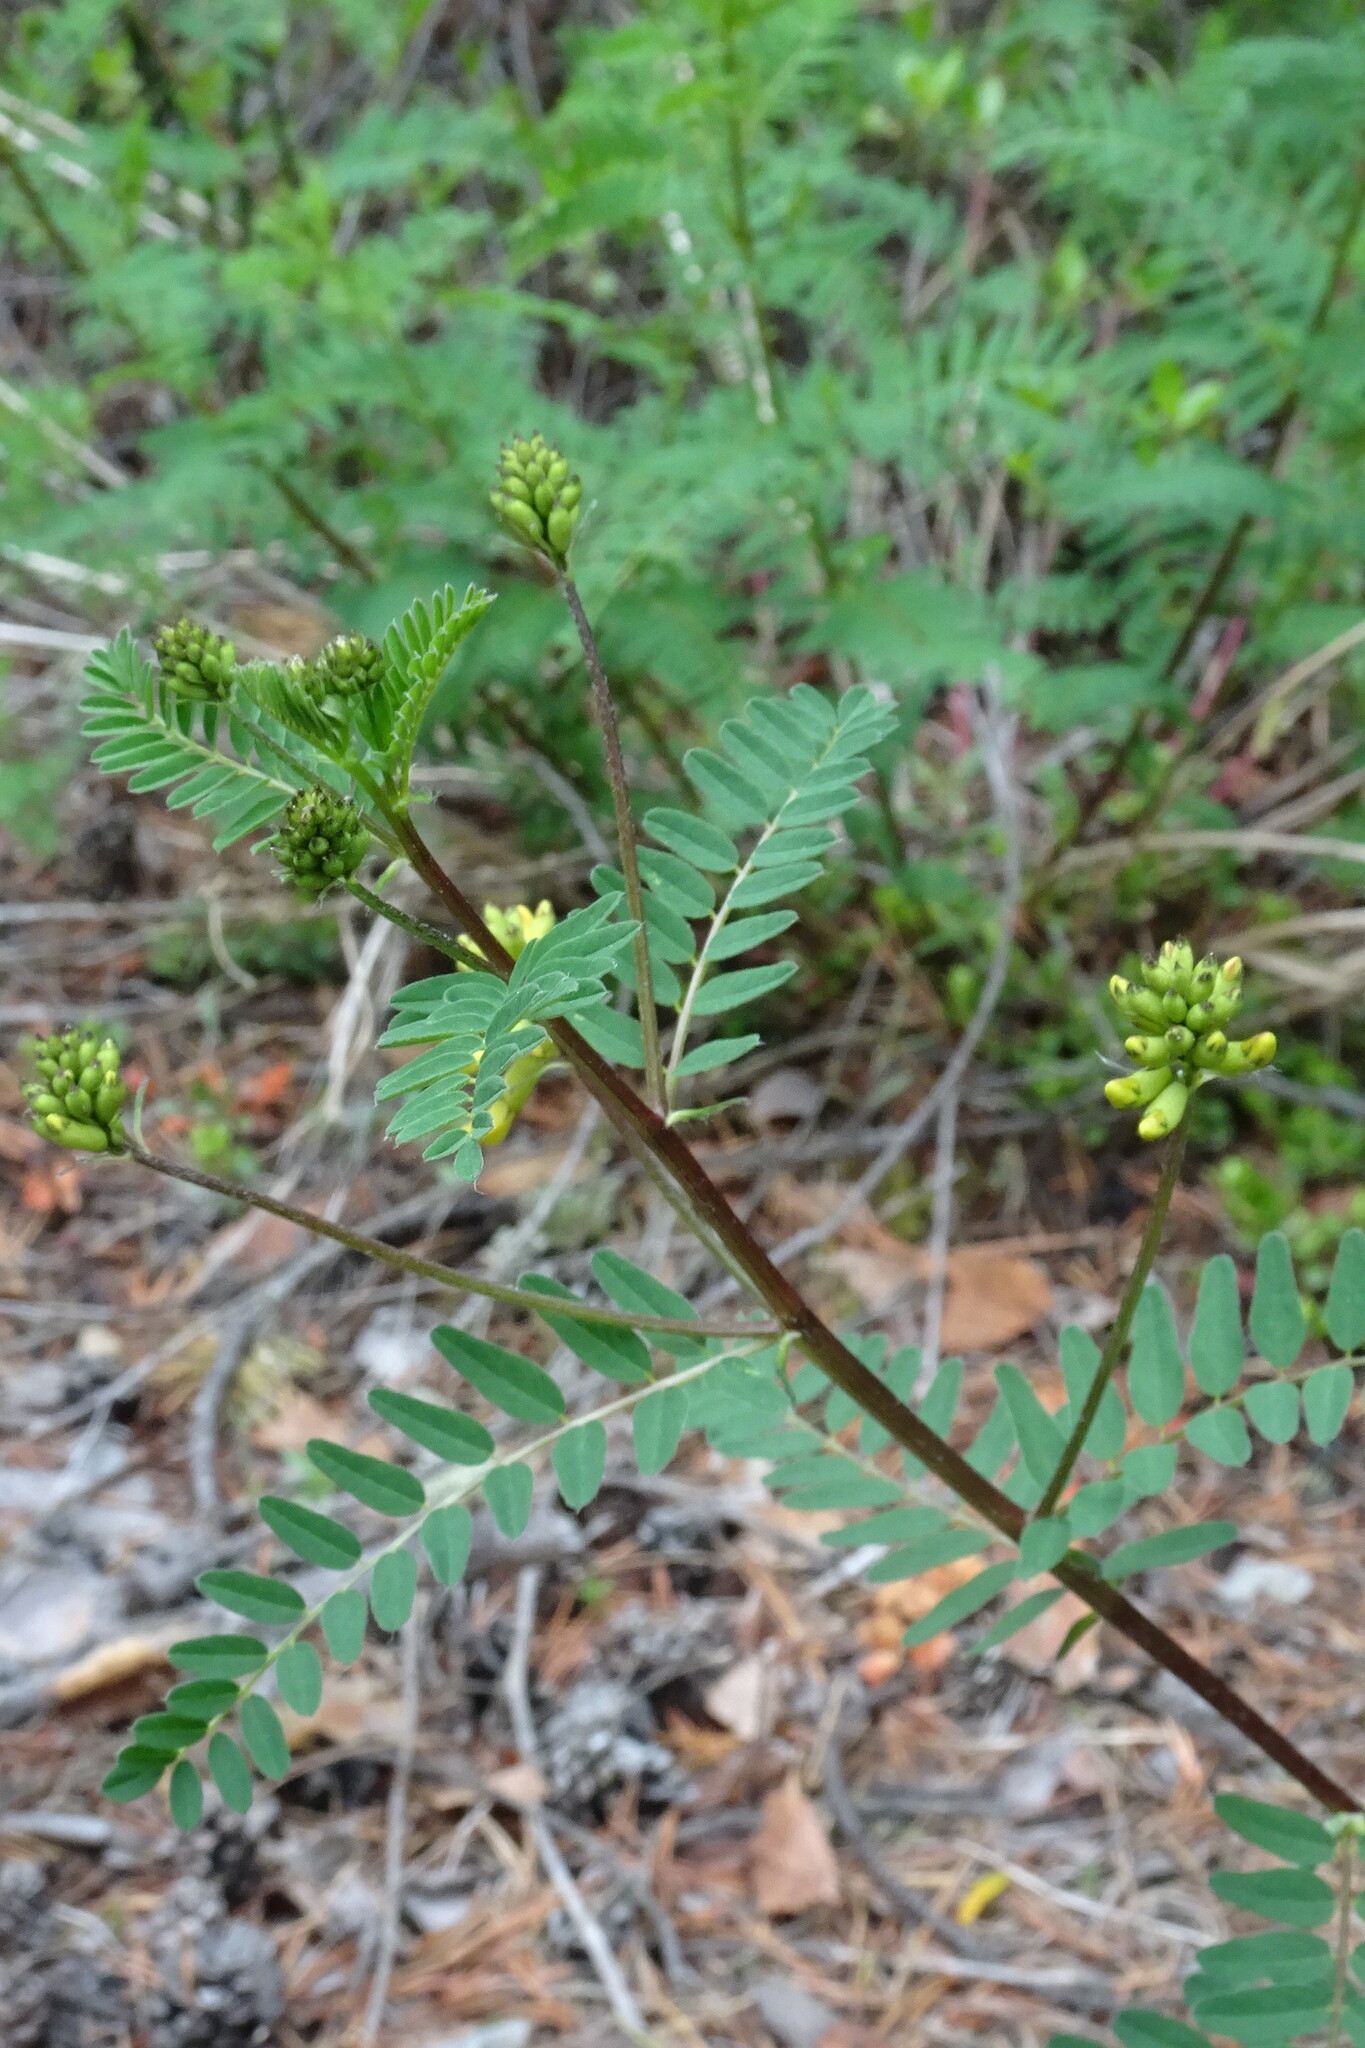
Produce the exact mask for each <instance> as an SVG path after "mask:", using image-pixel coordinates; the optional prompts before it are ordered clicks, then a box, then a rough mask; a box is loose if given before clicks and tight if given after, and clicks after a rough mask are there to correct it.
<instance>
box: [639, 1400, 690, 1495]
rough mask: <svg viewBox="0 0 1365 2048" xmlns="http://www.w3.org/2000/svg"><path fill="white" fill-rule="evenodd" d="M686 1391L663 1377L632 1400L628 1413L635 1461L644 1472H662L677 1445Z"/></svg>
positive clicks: (683, 1425) (683, 1422)
mask: <svg viewBox="0 0 1365 2048" xmlns="http://www.w3.org/2000/svg"><path fill="white" fill-rule="evenodd" d="M687 1392H688V1390H687V1388H686V1387H674V1386H670V1385H669V1383H668V1381H667V1380H665V1381H664V1383H663V1384H662V1386H660V1387H658V1388H656V1389H655V1391H654V1392H653V1393H652V1394H646V1395H645V1397H644V1399H643V1401H639V1402H637V1403H636V1406H635V1409H634V1412H633V1413H632V1416H631V1428H632V1433H633V1436H634V1442H635V1462H636V1464H637V1465H638V1466H639V1467H640V1470H641V1471H642V1472H643V1473H645V1474H646V1475H647V1476H648V1475H652V1474H653V1473H655V1472H662V1471H663V1469H664V1467H665V1465H667V1464H668V1463H669V1462H670V1461H671V1459H672V1457H673V1454H674V1452H675V1451H676V1450H677V1448H678V1444H679V1442H680V1440H681V1438H682V1433H683V1431H684V1430H685V1429H686V1427H687V1408H688V1401H687Z"/></svg>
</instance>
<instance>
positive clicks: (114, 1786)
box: [100, 1743, 169, 1805]
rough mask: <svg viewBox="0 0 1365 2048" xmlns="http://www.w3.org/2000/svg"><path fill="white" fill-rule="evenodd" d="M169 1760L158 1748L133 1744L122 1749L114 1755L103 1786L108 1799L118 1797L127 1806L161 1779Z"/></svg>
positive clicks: (119, 1801) (102, 1789)
mask: <svg viewBox="0 0 1365 2048" xmlns="http://www.w3.org/2000/svg"><path fill="white" fill-rule="evenodd" d="M168 1761H169V1759H168V1758H167V1757H165V1756H163V1755H162V1754H161V1752H160V1751H159V1750H155V1749H140V1748H139V1747H138V1746H137V1744H136V1743H131V1744H129V1746H128V1747H127V1748H126V1749H121V1750H120V1751H119V1753H118V1755H117V1756H116V1757H115V1758H114V1762H113V1767H112V1769H111V1770H110V1771H109V1772H108V1774H107V1776H106V1777H105V1780H104V1783H103V1784H102V1785H101V1786H100V1790H101V1792H102V1793H103V1794H104V1796H105V1798H106V1799H114V1800H117V1801H118V1803H119V1804H120V1805H125V1804H126V1803H127V1802H128V1801H129V1800H131V1799H141V1798H142V1796H143V1794H144V1793H145V1792H150V1791H151V1789H152V1787H153V1785H156V1784H158V1783H159V1782H160V1779H161V1775H162V1773H163V1772H164V1770H165V1768H166V1765H167V1763H168Z"/></svg>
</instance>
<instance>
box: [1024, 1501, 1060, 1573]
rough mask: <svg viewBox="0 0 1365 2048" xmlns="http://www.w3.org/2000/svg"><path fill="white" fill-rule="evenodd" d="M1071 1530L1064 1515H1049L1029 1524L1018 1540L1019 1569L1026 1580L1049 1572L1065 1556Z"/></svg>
mask: <svg viewBox="0 0 1365 2048" xmlns="http://www.w3.org/2000/svg"><path fill="white" fill-rule="evenodd" d="M1070 1542H1071V1528H1070V1524H1069V1523H1068V1521H1067V1518H1066V1516H1065V1515H1049V1516H1048V1517H1047V1518H1046V1519H1045V1520H1044V1521H1033V1522H1030V1523H1029V1524H1028V1525H1027V1527H1026V1528H1025V1530H1024V1533H1023V1535H1022V1537H1021V1538H1020V1540H1019V1569H1020V1571H1021V1572H1022V1573H1023V1574H1024V1576H1025V1577H1026V1578H1032V1577H1033V1575H1034V1573H1035V1572H1050V1571H1051V1570H1052V1567H1053V1565H1054V1564H1057V1563H1059V1562H1060V1560H1061V1559H1062V1558H1063V1557H1065V1556H1066V1552H1067V1547H1068V1545H1069V1544H1070Z"/></svg>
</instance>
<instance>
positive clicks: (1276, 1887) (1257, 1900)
mask: <svg viewBox="0 0 1365 2048" xmlns="http://www.w3.org/2000/svg"><path fill="white" fill-rule="evenodd" d="M1209 1887H1210V1889H1211V1890H1212V1891H1215V1892H1216V1893H1217V1894H1218V1897H1219V1898H1220V1899H1226V1900H1227V1902H1228V1904H1229V1905H1230V1906H1240V1907H1241V1908H1242V1910H1243V1911H1244V1912H1247V1913H1259V1914H1260V1915H1261V1917H1262V1919H1264V1920H1279V1921H1282V1922H1283V1923H1284V1925H1285V1926H1286V1927H1321V1926H1322V1924H1323V1922H1324V1921H1326V1920H1330V1919H1331V1917H1332V1909H1333V1907H1334V1906H1335V1904H1336V1896H1335V1894H1334V1892H1333V1891H1332V1888H1331V1886H1330V1885H1327V1884H1324V1883H1323V1881H1322V1879H1321V1878H1320V1877H1314V1876H1313V1875H1312V1873H1311V1872H1310V1871H1307V1870H1253V1871H1250V1872H1247V1871H1242V1870H1211V1871H1210V1872H1209Z"/></svg>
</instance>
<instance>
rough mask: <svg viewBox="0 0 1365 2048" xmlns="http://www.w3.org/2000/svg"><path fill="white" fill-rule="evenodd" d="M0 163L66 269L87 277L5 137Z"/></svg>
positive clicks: (0, 140)
mask: <svg viewBox="0 0 1365 2048" xmlns="http://www.w3.org/2000/svg"><path fill="white" fill-rule="evenodd" d="M0 164H3V165H4V166H5V169H6V170H7V171H8V172H9V174H10V176H11V177H12V178H13V180H14V182H15V184H16V185H17V186H18V188H19V190H20V192H21V193H22V194H23V196H24V200H25V203H26V204H27V206H28V210H29V212H30V213H31V214H32V215H33V218H34V219H35V220H36V221H37V223H38V225H39V227H40V228H41V229H42V231H43V233H44V234H45V235H46V236H47V238H48V240H49V242H51V244H52V246H53V248H54V249H55V250H56V251H57V254H58V255H59V256H60V257H61V259H62V261H63V263H64V264H65V265H66V267H67V269H68V270H69V271H71V272H72V273H73V275H74V276H76V277H88V276H89V275H90V265H89V264H88V263H87V262H86V260H85V258H84V256H82V254H81V252H80V250H79V249H78V248H77V247H76V245H75V243H74V242H73V241H72V240H71V238H70V236H69V235H68V234H67V233H66V232H65V230H64V229H63V228H60V227H59V226H58V225H57V222H56V221H55V220H54V219H53V217H52V214H51V212H50V211H49V209H48V204H47V201H46V200H45V199H44V197H43V195H42V193H41V192H40V191H39V190H38V187H37V186H36V185H35V184H34V182H33V180H32V178H30V176H29V174H28V165H27V164H26V163H25V162H24V158H23V152H22V150H21V149H20V148H19V145H18V144H17V143H16V142H12V141H11V140H10V138H9V136H7V135H0Z"/></svg>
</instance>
